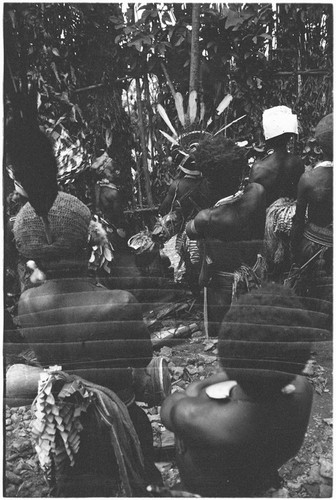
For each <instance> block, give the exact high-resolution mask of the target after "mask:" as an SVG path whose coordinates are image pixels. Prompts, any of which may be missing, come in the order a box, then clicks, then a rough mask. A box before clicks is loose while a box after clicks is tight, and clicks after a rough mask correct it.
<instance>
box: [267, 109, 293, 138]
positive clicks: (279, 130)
mask: <svg viewBox="0 0 336 500" xmlns="http://www.w3.org/2000/svg"><path fill="white" fill-rule="evenodd" d="M263 129H264V136H265V140H266V141H275V140H276V139H277V141H279V140H280V141H281V142H282V143H285V144H286V143H287V142H288V140H289V138H290V137H291V135H292V134H296V135H297V134H298V121H297V116H296V115H293V113H292V111H291V109H290V108H287V106H275V107H273V108H270V109H266V110H265V111H264V113H263ZM280 138H281V139H280Z"/></svg>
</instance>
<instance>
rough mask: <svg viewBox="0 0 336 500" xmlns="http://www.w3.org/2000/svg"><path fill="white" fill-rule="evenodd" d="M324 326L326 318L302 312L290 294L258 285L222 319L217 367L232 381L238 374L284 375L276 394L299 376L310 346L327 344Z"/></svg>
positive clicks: (276, 287) (279, 287)
mask: <svg viewBox="0 0 336 500" xmlns="http://www.w3.org/2000/svg"><path fill="white" fill-rule="evenodd" d="M328 324H329V317H328V315H327V314H325V313H321V312H317V311H311V310H308V309H306V308H305V307H304V306H303V305H302V303H301V301H300V299H299V297H297V296H296V295H295V293H294V292H293V291H292V290H291V289H289V288H286V287H284V286H282V285H277V284H267V285H264V286H262V287H261V288H259V289H255V290H253V291H252V292H251V293H248V294H245V295H242V296H241V297H240V298H239V300H238V302H237V303H236V304H233V305H232V306H231V308H230V310H229V311H228V313H227V314H226V316H225V318H224V321H223V323H222V325H221V328H220V331H219V342H218V352H219V358H220V364H221V366H222V367H223V368H224V369H225V371H227V372H229V373H230V369H234V370H233V372H234V377H235V379H237V377H238V378H239V370H240V371H242V372H244V370H242V369H250V370H251V369H252V370H255V369H257V370H266V371H267V372H274V371H276V372H284V373H286V374H287V379H284V377H280V378H281V381H280V380H279V384H280V388H281V387H283V385H286V384H285V383H284V382H287V383H289V382H290V381H291V380H292V379H293V378H294V377H295V375H297V374H299V373H301V371H302V369H303V368H304V366H305V364H306V362H307V360H308V359H309V357H310V350H311V342H315V341H318V340H330V331H329V328H328ZM237 373H238V376H237ZM245 377H246V375H245V376H243V379H244V380H241V381H239V383H241V385H242V386H244V389H245V390H246V391H247V392H251V391H253V384H251V380H252V379H251V380H250V381H249V380H248V379H247V380H245ZM274 383H275V385H277V382H276V379H275V381H273V384H274ZM273 388H274V385H273Z"/></svg>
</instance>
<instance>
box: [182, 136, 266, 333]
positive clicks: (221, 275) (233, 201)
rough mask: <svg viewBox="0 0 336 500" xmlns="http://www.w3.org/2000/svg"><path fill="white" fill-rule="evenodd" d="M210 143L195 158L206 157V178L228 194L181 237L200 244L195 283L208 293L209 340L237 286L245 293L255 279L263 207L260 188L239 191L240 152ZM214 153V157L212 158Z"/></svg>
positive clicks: (242, 155)
mask: <svg viewBox="0 0 336 500" xmlns="http://www.w3.org/2000/svg"><path fill="white" fill-rule="evenodd" d="M212 141H213V142H212V143H211V142H210V141H209V142H210V143H209V144H208V143H206V144H205V148H204V150H203V152H202V151H201V150H202V148H203V143H201V144H200V146H199V149H200V154H202V155H203V154H204V151H207V152H208V154H209V162H211V165H212V169H211V172H210V175H211V178H212V179H213V180H214V179H217V184H218V186H217V192H219V191H218V190H219V189H220V188H221V189H222V192H224V193H225V194H228V193H227V190H228V186H230V189H231V193H230V195H229V196H225V197H224V198H222V199H220V200H218V201H217V202H216V203H215V205H213V206H212V207H211V208H206V209H204V210H201V211H200V212H199V213H198V214H197V215H196V217H195V218H194V219H193V220H192V221H190V222H188V224H187V226H186V232H187V235H188V236H189V238H191V239H197V240H203V243H204V249H203V266H202V270H201V275H200V281H201V282H202V284H203V286H205V287H206V289H207V299H206V300H205V302H206V304H205V305H206V307H207V312H208V320H209V325H208V326H209V335H211V336H216V335H217V334H218V328H219V325H220V324H221V322H222V319H223V317H224V315H225V313H226V312H227V311H228V309H229V307H230V304H231V300H232V298H233V296H236V295H237V293H238V287H239V288H240V290H241V291H242V289H243V290H244V291H247V288H248V287H247V286H245V284H244V283H246V281H248V282H249V280H250V277H252V276H253V277H252V280H254V278H255V273H254V272H253V270H252V268H253V267H254V265H255V264H256V261H257V259H258V254H259V253H260V252H261V250H262V245H263V237H264V228H265V213H266V205H265V189H264V188H263V187H262V186H261V185H260V184H258V183H248V184H247V185H245V186H241V188H240V189H238V188H239V178H242V176H243V174H244V169H245V168H246V156H245V152H244V150H243V149H242V148H240V147H238V146H237V145H235V143H234V142H233V141H231V140H230V139H223V138H221V137H216V138H215V139H213V140H212ZM214 149H215V150H216V151H217V154H216V156H215V157H214V156H213V155H212V154H211V152H212V151H213V150H214ZM214 158H216V159H214ZM203 161H204V162H205V159H204V160H203ZM205 163H206V162H205ZM226 164H228V165H229V168H230V169H235V176H236V184H235V185H234V184H233V182H232V179H227V168H228V167H226V166H225V165H226ZM242 266H244V268H242ZM245 278H246V279H245ZM238 282H239V284H238ZM240 285H241V286H240Z"/></svg>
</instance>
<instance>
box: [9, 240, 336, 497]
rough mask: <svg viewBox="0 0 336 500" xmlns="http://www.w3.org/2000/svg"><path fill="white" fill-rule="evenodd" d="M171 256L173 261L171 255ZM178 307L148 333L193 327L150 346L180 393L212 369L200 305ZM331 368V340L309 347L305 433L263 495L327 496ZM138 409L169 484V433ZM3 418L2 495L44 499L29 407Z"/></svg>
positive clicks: (174, 475)
mask: <svg viewBox="0 0 336 500" xmlns="http://www.w3.org/2000/svg"><path fill="white" fill-rule="evenodd" d="M170 245H171V247H169V248H168V250H170V254H171V255H173V252H172V249H173V246H172V245H173V243H172V242H171V243H170ZM173 257H175V259H174V264H175V265H176V264H177V259H176V256H174V255H173ZM184 305H185V307H182V308H181V309H180V310H177V311H175V312H173V313H172V314H171V315H170V316H167V317H166V318H165V319H163V320H162V321H159V322H156V323H155V324H154V325H152V326H151V327H150V331H151V333H153V332H155V331H156V330H159V329H161V330H162V329H165V328H166V329H168V328H170V327H175V328H176V327H177V326H179V325H190V324H194V325H195V324H196V325H197V328H194V330H193V332H189V334H188V335H187V338H184V339H182V340H181V339H175V340H174V341H171V342H167V343H166V345H162V344H161V346H159V347H157V348H156V351H155V354H156V355H160V356H163V357H164V358H165V359H166V360H167V362H168V367H169V371H170V375H171V378H172V390H173V391H181V390H183V389H184V388H185V387H186V386H187V385H188V384H189V383H190V382H192V381H194V380H200V379H204V378H205V377H208V376H210V375H212V374H213V373H216V372H217V371H218V362H217V341H216V339H215V340H214V339H210V340H207V339H206V338H205V337H204V332H203V314H202V306H201V305H200V304H196V303H195V302H194V301H193V300H190V301H188V303H187V304H184ZM332 368H333V362H332V345H331V342H329V343H326V342H325V343H319V344H316V345H314V348H313V352H312V356H311V360H310V363H308V365H307V367H306V375H307V377H308V379H309V380H310V382H311V383H312V385H313V387H314V400H313V407H312V412H311V417H310V423H309V427H308V430H307V433H306V437H305V440H304V443H303V446H302V447H301V450H300V452H299V453H298V455H297V456H296V457H294V458H292V459H291V460H290V461H289V462H287V463H286V464H285V465H284V466H283V467H282V468H281V470H280V476H281V477H282V480H283V486H282V488H281V489H280V490H274V491H269V492H267V494H266V495H265V496H267V497H291V498H301V497H302V498H304V497H306V498H330V497H332V493H333V492H332V457H333V455H332V438H333V432H332V431H333V413H332V409H333V396H332V395H333V388H332V377H333V374H332ZM144 409H145V410H146V412H147V414H148V416H149V418H150V420H151V423H152V428H153V434H154V444H155V450H156V460H157V466H158V467H159V469H160V471H161V473H162V476H163V479H164V483H165V486H166V487H167V488H172V487H174V486H175V485H176V483H178V481H179V474H178V469H177V467H176V464H175V461H174V440H173V435H172V434H171V433H169V432H168V431H167V430H165V429H164V427H163V425H162V424H161V422H160V407H154V408H148V407H146V406H145V405H144ZM4 420H5V432H4V438H5V440H4V463H5V465H4V491H3V494H4V496H6V497H47V496H48V487H47V485H46V482H45V480H44V478H43V475H42V473H41V470H40V468H39V464H38V461H37V457H36V454H35V452H34V449H33V446H32V442H31V434H30V424H31V411H30V408H29V407H20V408H8V407H5V408H4ZM162 496H165V495H162ZM167 496H169V495H168V494H167Z"/></svg>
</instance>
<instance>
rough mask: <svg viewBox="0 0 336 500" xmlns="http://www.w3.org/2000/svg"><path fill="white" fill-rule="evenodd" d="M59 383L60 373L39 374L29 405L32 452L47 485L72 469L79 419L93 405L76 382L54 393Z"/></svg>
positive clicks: (62, 377)
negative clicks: (31, 409)
mask: <svg viewBox="0 0 336 500" xmlns="http://www.w3.org/2000/svg"><path fill="white" fill-rule="evenodd" d="M62 380H63V382H64V375H63V374H62V373H61V372H51V373H48V372H46V373H42V374H41V378H40V381H39V387H38V394H37V397H36V398H35V400H34V402H33V405H32V407H33V411H34V415H35V420H34V421H33V423H32V436H33V439H34V441H35V450H36V452H37V455H38V458H39V461H40V465H41V468H42V470H43V472H44V473H45V474H46V477H47V480H48V482H49V484H52V483H53V482H54V476H55V474H56V473H61V472H62V470H64V467H65V466H66V465H68V464H70V465H71V466H72V467H73V466H74V464H75V455H76V454H77V453H78V450H79V445H80V432H81V430H82V429H83V427H82V424H81V422H80V416H81V414H82V412H86V411H87V408H88V406H89V405H90V404H91V402H92V394H91V393H90V392H89V391H88V390H87V389H86V388H85V387H84V386H83V385H82V384H81V382H80V381H79V380H73V381H71V382H68V383H63V387H62V388H61V390H60V391H59V392H58V393H57V391H56V390H55V386H56V385H58V384H59V383H60V381H62Z"/></svg>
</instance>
